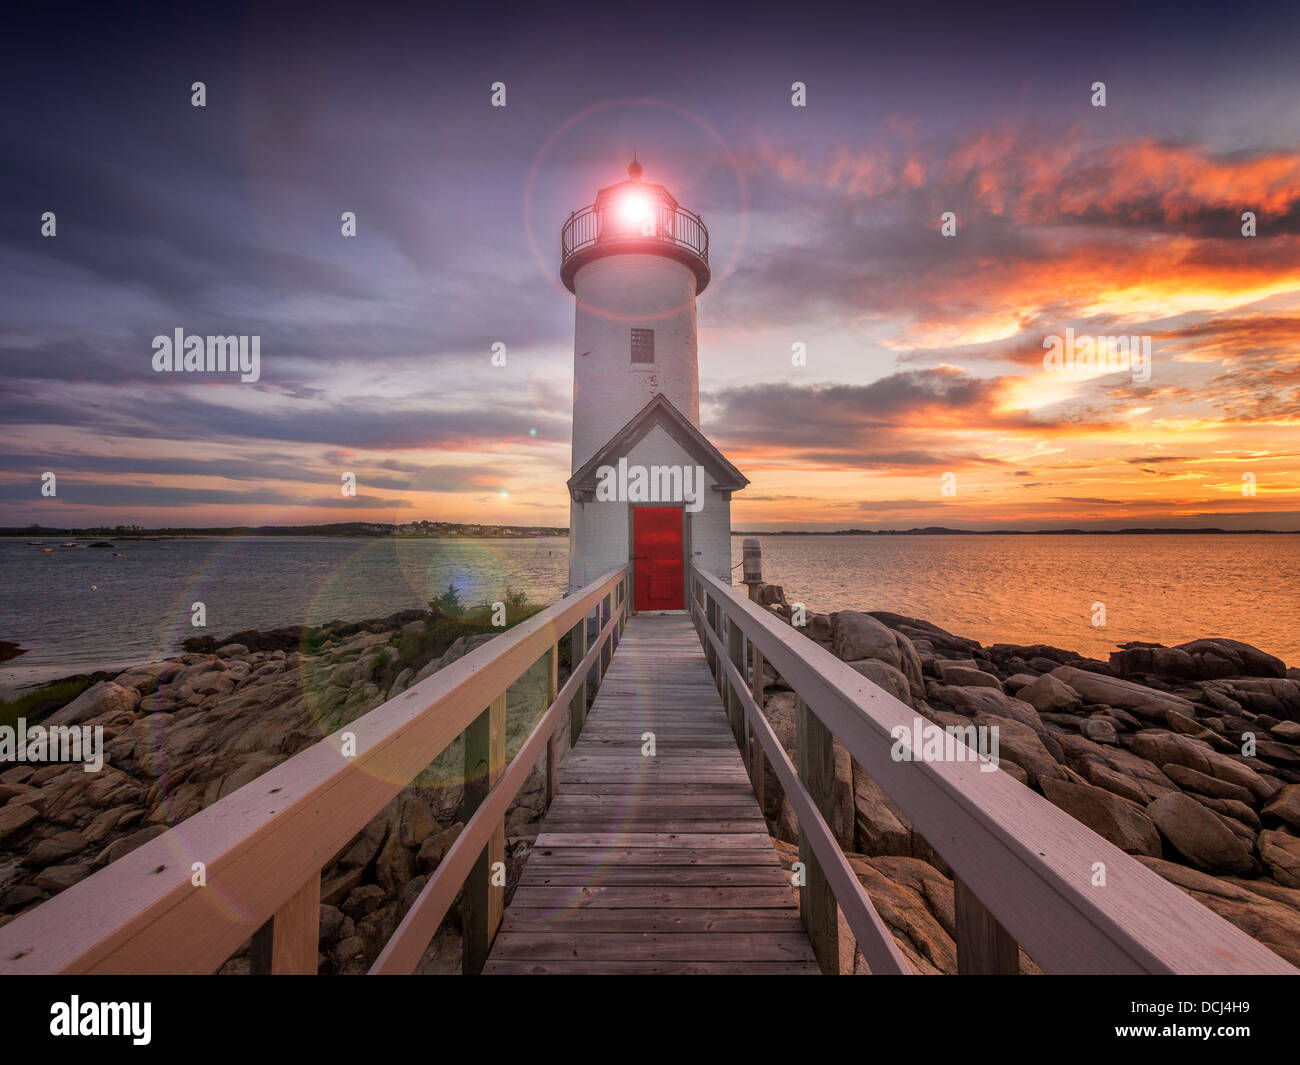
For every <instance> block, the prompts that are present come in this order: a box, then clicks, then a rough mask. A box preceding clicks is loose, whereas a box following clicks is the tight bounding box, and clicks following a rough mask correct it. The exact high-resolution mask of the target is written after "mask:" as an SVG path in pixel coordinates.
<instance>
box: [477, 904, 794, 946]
mask: <svg viewBox="0 0 1300 1065" xmlns="http://www.w3.org/2000/svg"><path fill="white" fill-rule="evenodd" d="M564 930H570V931H580V932H626V933H631V932H793V933H797V934H799V935H803V936H804V937H805V941H806V940H807V936H806V934H805V933H804V930H803V922H802V921H800V920H799V915H798V914H797V913H795V912H794V911H793V910H777V909H766V910H761V909H760V910H746V909H735V908H731V909H698V910H688V909H673V908H663V907H659V908H650V909H643V910H637V909H623V910H582V909H579V910H554V911H546V910H541V909H523V908H521V909H518V910H516V909H515V908H514V907H513V906H512V907H510V908H509V909H508V910H506V916H505V920H504V922H503V923H502V925H501V931H502V932H554V931H564Z"/></svg>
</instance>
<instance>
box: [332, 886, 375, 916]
mask: <svg viewBox="0 0 1300 1065" xmlns="http://www.w3.org/2000/svg"><path fill="white" fill-rule="evenodd" d="M383 901H384V889H383V888H381V887H380V886H379V885H378V884H362V885H361V887H359V888H356V889H355V890H354V891H353V892H352V893H351V894H350V895H348V897H347V898H346V899H344V900H343V905H342V906H340V907H339V909H341V910H342V911H343V912H344V913H345V914H347V915H348V916H349V917H351V918H352V919H353V920H354V921H359V920H360V919H361V918H362V917H364V916H365V915H366V914H368V913H374V911H375V910H377V909H379V906H380V904H381V903H382V902H383Z"/></svg>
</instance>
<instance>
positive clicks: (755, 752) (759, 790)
mask: <svg viewBox="0 0 1300 1065" xmlns="http://www.w3.org/2000/svg"><path fill="white" fill-rule="evenodd" d="M749 651H750V658H751V660H752V661H753V664H754V678H753V680H752V681H751V683H752V684H753V693H754V705H755V706H757V707H758V712H759V713H760V714H761V713H762V712H763V700H764V698H765V697H766V693H765V691H764V689H765V688H766V687H767V684H766V681H765V680H764V678H763V652H762V651H760V650H759V649H758V645H757V644H754V643H752V642H751V643H750V645H749ZM750 767H751V769H752V770H753V781H754V798H756V799H757V800H758V809H759V811H760V812H762V810H763V790H764V777H765V776H766V775H767V770H766V765H765V763H764V754H763V745H762V744H761V743H754V744H753V745H752V750H751V751H750Z"/></svg>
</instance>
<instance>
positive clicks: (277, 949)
mask: <svg viewBox="0 0 1300 1065" xmlns="http://www.w3.org/2000/svg"><path fill="white" fill-rule="evenodd" d="M319 943H320V874H319V873H318V874H317V875H316V876H313V877H312V878H311V879H309V880H308V881H307V883H305V884H304V885H303V886H302V889H301V890H300V891H298V892H297V893H295V894H294V896H293V898H291V899H290V900H289V901H288V902H286V903H285V904H284V905H283V906H281V907H280V909H278V910H277V911H276V913H275V916H274V917H272V918H271V919H270V920H269V921H267V922H266V924H264V925H263V926H262V927H261V928H259V929H258V930H257V932H256V934H255V935H254V936H253V949H252V953H251V955H250V957H249V965H250V969H251V971H252V973H253V974H254V975H255V976H267V975H272V976H280V975H287V976H314V975H315V974H316V958H317V953H318V948H319Z"/></svg>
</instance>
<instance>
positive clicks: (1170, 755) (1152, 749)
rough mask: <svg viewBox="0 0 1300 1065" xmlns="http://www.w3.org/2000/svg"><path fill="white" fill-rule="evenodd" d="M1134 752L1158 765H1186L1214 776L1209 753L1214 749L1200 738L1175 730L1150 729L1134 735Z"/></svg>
mask: <svg viewBox="0 0 1300 1065" xmlns="http://www.w3.org/2000/svg"><path fill="white" fill-rule="evenodd" d="M1133 753H1134V754H1136V755H1138V756H1139V757H1140V758H1145V759H1146V760H1147V761H1148V762H1153V763H1154V764H1156V765H1161V766H1162V765H1168V764H1170V763H1173V764H1175V765H1182V766H1186V767H1187V768H1188V769H1195V770H1196V771H1197V772H1198V773H1204V774H1205V775H1207V776H1213V775H1214V773H1213V772H1212V770H1211V768H1210V759H1209V755H1211V754H1213V753H1214V752H1213V750H1212V749H1211V748H1210V747H1208V746H1207V745H1206V744H1204V743H1202V742H1201V741H1200V740H1196V739H1192V738H1191V737H1189V736H1180V735H1177V734H1176V733H1173V732H1161V731H1158V730H1156V729H1149V730H1147V731H1144V732H1139V733H1138V734H1137V735H1136V736H1134V737H1133Z"/></svg>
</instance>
